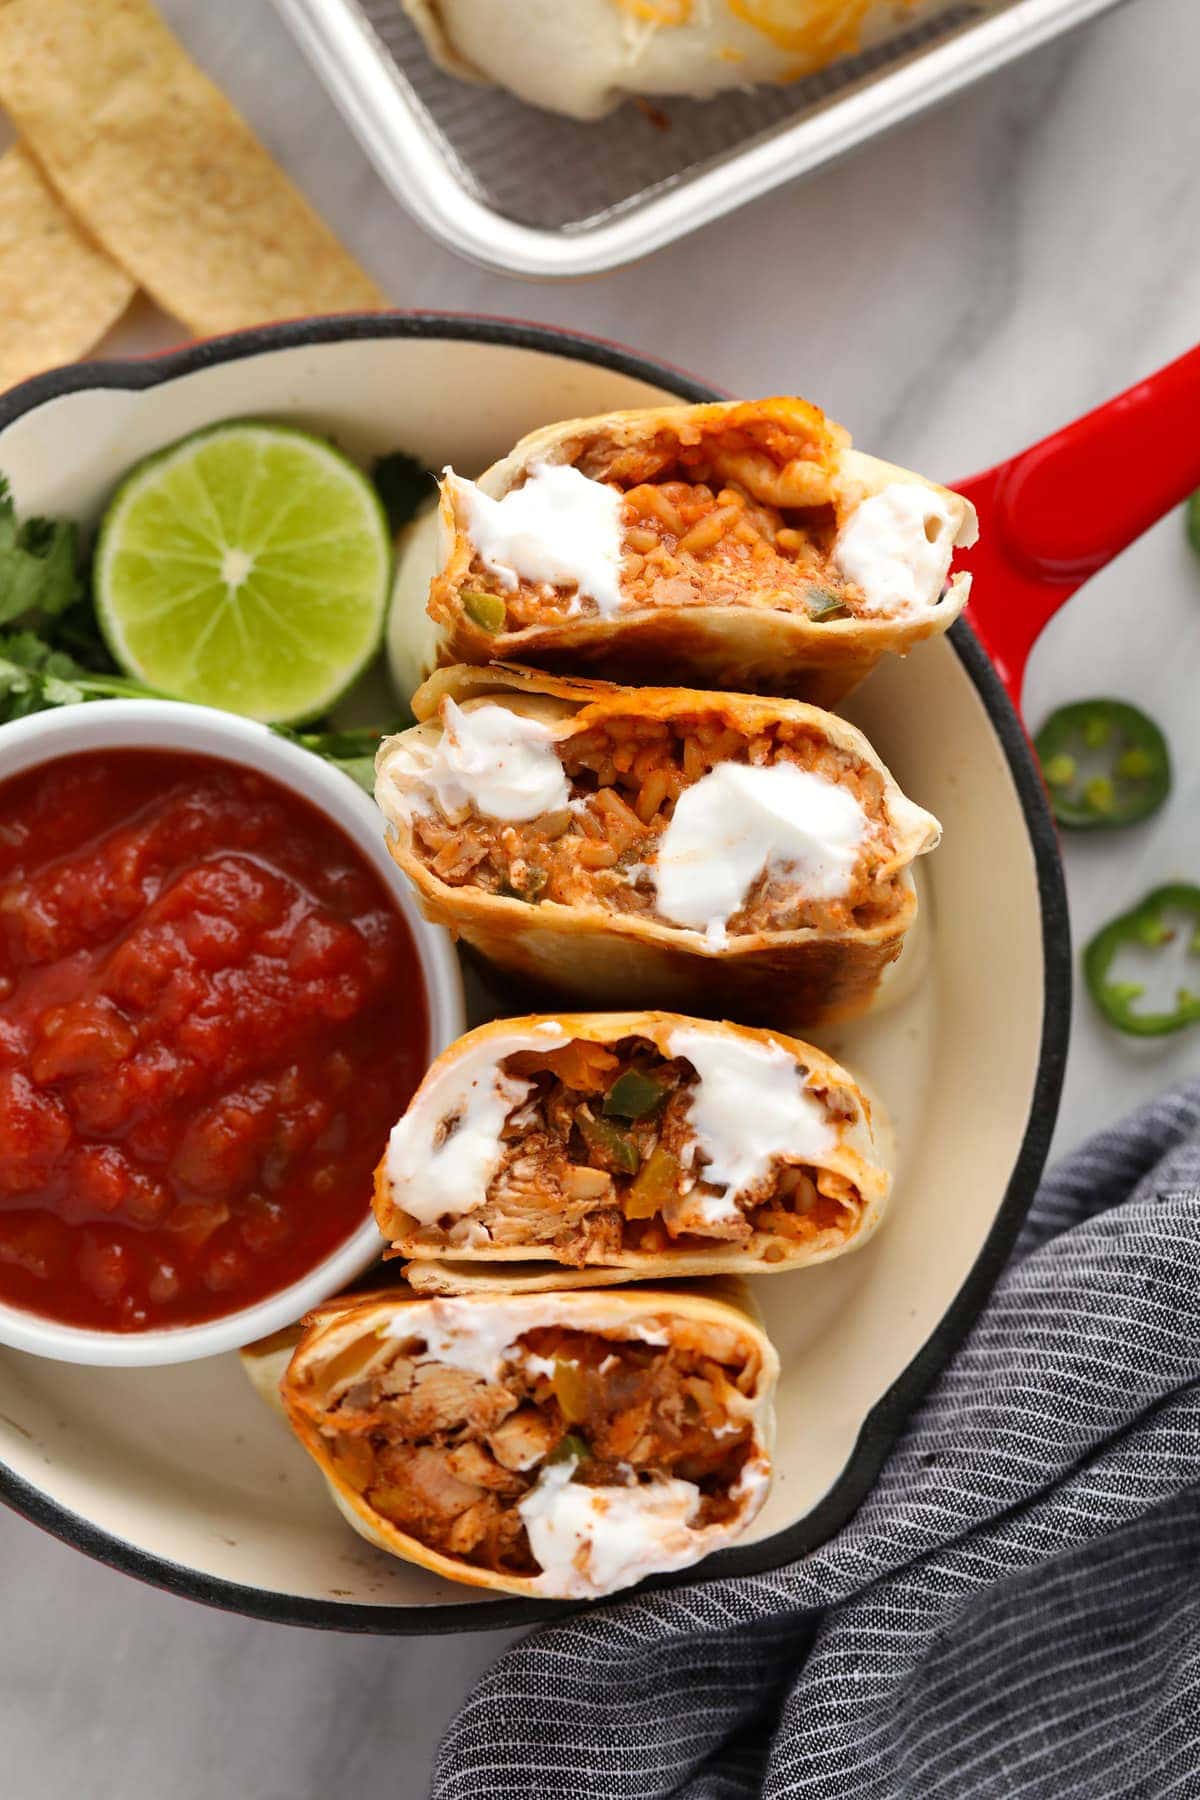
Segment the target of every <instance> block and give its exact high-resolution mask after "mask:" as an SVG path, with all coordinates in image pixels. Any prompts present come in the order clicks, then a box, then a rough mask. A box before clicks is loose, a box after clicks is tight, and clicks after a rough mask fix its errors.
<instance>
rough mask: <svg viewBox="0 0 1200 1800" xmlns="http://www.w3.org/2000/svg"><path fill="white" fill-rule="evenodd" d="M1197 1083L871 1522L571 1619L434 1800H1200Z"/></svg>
mask: <svg viewBox="0 0 1200 1800" xmlns="http://www.w3.org/2000/svg"><path fill="white" fill-rule="evenodd" d="M1198 1381H1200V1082H1197V1083H1194V1084H1190V1085H1188V1086H1187V1087H1185V1088H1182V1089H1177V1090H1176V1091H1174V1092H1172V1093H1169V1094H1166V1095H1164V1096H1163V1097H1162V1098H1161V1099H1159V1100H1157V1101H1156V1102H1154V1103H1153V1104H1152V1105H1150V1106H1148V1107H1146V1108H1144V1109H1143V1110H1142V1111H1140V1112H1138V1113H1136V1114H1135V1115H1134V1116H1133V1117H1132V1118H1130V1119H1128V1120H1126V1121H1125V1123H1124V1124H1122V1125H1119V1126H1115V1127H1113V1128H1112V1129H1110V1130H1108V1131H1104V1132H1102V1133H1100V1135H1099V1136H1097V1137H1095V1138H1093V1139H1092V1140H1091V1141H1090V1142H1089V1143H1087V1144H1086V1145H1085V1146H1084V1147H1083V1149H1081V1150H1080V1151H1079V1152H1078V1153H1077V1154H1076V1155H1074V1156H1073V1157H1071V1158H1070V1159H1069V1160H1068V1161H1067V1162H1066V1163H1065V1164H1063V1165H1062V1166H1061V1167H1059V1168H1058V1169H1056V1170H1055V1172H1054V1173H1053V1174H1052V1175H1051V1176H1050V1177H1049V1178H1048V1179H1047V1180H1046V1181H1045V1183H1044V1184H1043V1187H1042V1189H1041V1192H1040V1194H1039V1195H1038V1198H1037V1201H1036V1203H1035V1206H1034V1208H1033V1211H1032V1213H1031V1215H1030V1218H1029V1221H1028V1224H1027V1226H1026V1228H1025V1231H1024V1234H1023V1237H1022V1239H1021V1242H1020V1244H1019V1245H1018V1248H1017V1251H1016V1253H1015V1255H1014V1257H1013V1260H1012V1262H1011V1263H1010V1264H1009V1266H1008V1268H1007V1270H1006V1272H1005V1273H1004V1275H1003V1276H1002V1277H1001V1280H1000V1282H999V1283H998V1285H997V1287H996V1289H995V1292H994V1294H993V1296H992V1299H991V1301H990V1303H989V1305H988V1308H987V1310H986V1312H985V1313H984V1314H983V1315H982V1317H981V1318H980V1319H979V1321H978V1322H977V1324H976V1326H975V1328H974V1329H973V1331H972V1333H971V1335H970V1337H969V1338H968V1339H967V1341H966V1342H965V1344H964V1345H963V1347H962V1349H961V1350H960V1351H959V1353H958V1355H957V1356H956V1358H955V1359H954V1361H953V1363H952V1364H951V1365H950V1366H949V1367H948V1368H947V1370H946V1371H945V1373H944V1374H943V1375H942V1376H941V1378H940V1379H939V1381H938V1383H937V1386H936V1387H935V1388H934V1389H933V1390H932V1391H931V1393H930V1395H929V1397H928V1399H927V1401H926V1402H925V1404H924V1405H923V1406H922V1408H921V1409H920V1411H919V1412H918V1413H917V1414H916V1415H915V1416H914V1418H913V1419H912V1421H911V1424H910V1426H909V1428H908V1430H907V1432H906V1434H905V1436H904V1437H903V1438H902V1439H901V1441H900V1442H899V1444H898V1445H897V1447H896V1449H895V1451H894V1452H893V1454H892V1456H891V1458H890V1460H889V1461H888V1463H887V1464H886V1466H885V1468H884V1470H883V1472H882V1474H881V1476H880V1478H879V1481H878V1483H877V1485H876V1487H875V1489H874V1491H873V1492H872V1494H871V1495H870V1497H869V1499H868V1500H867V1501H865V1502H864V1504H863V1506H862V1507H861V1508H860V1510H859V1512H858V1513H857V1515H856V1516H855V1518H854V1519H853V1520H852V1521H851V1523H850V1524H849V1525H848V1526H847V1527H846V1528H845V1529H844V1530H843V1531H842V1532H840V1533H839V1534H838V1536H837V1537H835V1538H833V1539H832V1540H831V1541H830V1542H829V1543H827V1544H825V1545H824V1546H823V1548H822V1549H820V1550H818V1551H816V1552H815V1553H814V1554H813V1555H811V1556H809V1557H807V1558H805V1559H804V1560H803V1561H801V1562H797V1563H794V1564H792V1565H791V1566H790V1567H788V1568H785V1569H781V1570H779V1571H778V1572H777V1573H775V1574H771V1575H761V1576H755V1577H751V1578H742V1579H738V1580H727V1581H713V1582H698V1583H696V1584H695V1585H691V1586H686V1587H682V1588H675V1589H672V1590H671V1591H669V1592H664V1593H659V1594H647V1595H646V1596H644V1597H637V1598H633V1599H630V1600H626V1601H624V1602H620V1603H615V1604H612V1605H607V1606H603V1607H597V1608H594V1609H592V1610H589V1611H584V1612H580V1613H577V1614H575V1615H573V1616H571V1617H569V1618H567V1619H565V1620H564V1622H563V1623H561V1624H554V1625H552V1626H549V1627H544V1628H542V1629H540V1630H538V1631H535V1632H534V1633H533V1634H532V1635H531V1636H529V1637H527V1638H525V1639H524V1640H523V1641H521V1642H520V1643H518V1644H516V1645H515V1646H514V1647H513V1648H511V1649H509V1650H508V1651H507V1652H506V1653H505V1654H504V1655H503V1656H502V1657H501V1658H500V1660H499V1661H498V1662H497V1664H496V1665H495V1667H494V1668H493V1669H492V1670H491V1671H490V1673H489V1674H488V1675H486V1676H485V1677H484V1679H483V1680H482V1681H481V1682H480V1683H479V1685H478V1687H477V1688H476V1689H475V1691H474V1693H473V1694H472V1695H471V1696H470V1698H469V1699H468V1701H467V1702H466V1704H465V1706H464V1707H463V1708H462V1710H461V1712H460V1713H459V1714H458V1716H457V1718H456V1719H455V1720H454V1722H453V1723H452V1725H451V1727H450V1730H449V1732H448V1734H447V1736H446V1740H445V1742H444V1744H443V1746H442V1749H441V1753H440V1756H439V1760H438V1765H437V1771H436V1775H435V1785H434V1794H435V1796H436V1800H484V1797H485V1796H486V1797H487V1800H499V1797H501V1796H517V1795H520V1796H526V1795H528V1796H535V1795H536V1796H538V1797H539V1800H542V1797H547V1796H560V1795H561V1796H569V1797H571V1800H574V1797H575V1796H579V1800H585V1797H586V1800H624V1797H625V1796H628V1797H630V1800H649V1797H651V1796H658V1795H668V1794H669V1795H675V1796H688V1797H690V1800H734V1797H735V1796H739V1797H740V1796H745V1795H759V1794H763V1795H769V1796H772V1797H778V1800H783V1797H784V1796H788V1797H789V1800H792V1797H794V1796H801V1795H805V1796H814V1797H816V1796H821V1797H824V1796H838V1797H841V1796H852V1797H853V1800H899V1797H901V1796H902V1797H903V1800H939V1797H942V1796H955V1797H957V1796H960V1795H970V1796H972V1797H975V1796H986V1797H987V1800H992V1797H993V1796H996V1797H999V1796H1001V1795H1003V1796H1006V1797H1007V1796H1010V1795H1022V1796H1038V1797H1039V1800H1042V1797H1044V1800H1108V1797H1109V1796H1115V1795H1145V1796H1152V1797H1153V1800H1162V1797H1165V1796H1168V1795H1170V1796H1181V1795H1191V1794H1196V1795H1200V1578H1198V1577H1200V1568H1198V1562H1200V1488H1198V1487H1197V1483H1198V1482H1200V1388H1198V1386H1197V1383H1198Z"/></svg>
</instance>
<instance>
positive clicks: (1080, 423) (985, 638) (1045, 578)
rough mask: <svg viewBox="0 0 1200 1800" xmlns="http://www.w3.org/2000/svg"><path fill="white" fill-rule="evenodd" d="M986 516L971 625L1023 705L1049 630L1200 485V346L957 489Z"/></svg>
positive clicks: (975, 553) (971, 564) (974, 562)
mask: <svg viewBox="0 0 1200 1800" xmlns="http://www.w3.org/2000/svg"><path fill="white" fill-rule="evenodd" d="M955 485H956V486H957V488H958V491H959V492H960V493H964V494H966V495H967V496H968V497H969V498H970V499H971V500H973V501H974V503H975V506H976V508H977V509H978V512H979V543H978V544H977V545H976V546H975V548H974V549H973V550H970V551H968V552H967V553H966V554H965V555H964V556H963V557H962V564H963V566H964V567H966V568H968V569H970V570H971V572H972V574H973V576H974V585H973V588H972V593H971V604H970V607H969V609H968V612H967V617H968V619H969V620H970V622H971V625H972V626H973V627H974V629H975V631H976V633H977V634H978V636H979V637H980V638H981V640H982V642H983V645H984V648H985V649H986V650H987V652H988V654H989V656H990V657H991V659H992V661H993V663H994V664H995V666H996V670H997V672H998V673H999V675H1000V679H1001V680H1002V681H1003V682H1004V685H1005V686H1006V687H1007V689H1008V691H1009V694H1010V695H1011V697H1012V700H1013V703H1014V704H1015V705H1016V706H1017V707H1018V708H1019V707H1020V702H1021V686H1022V682H1023V680H1024V676H1025V664H1026V662H1027V660H1028V657H1029V652H1030V650H1031V649H1032V648H1033V645H1034V643H1035V642H1036V640H1037V638H1038V635H1039V634H1040V632H1041V630H1042V628H1043V626H1044V625H1045V624H1046V623H1047V621H1048V620H1049V619H1051V618H1052V617H1053V616H1054V614H1055V613H1056V612H1057V611H1058V609H1059V607H1060V606H1061V605H1062V604H1063V602H1064V601H1065V600H1068V599H1069V598H1070V596H1071V595H1072V594H1073V593H1074V592H1075V591H1076V589H1077V588H1078V587H1080V586H1081V585H1082V584H1083V582H1085V581H1086V580H1087V579H1088V577H1089V576H1090V575H1094V574H1095V573H1096V571H1097V570H1098V569H1102V568H1103V567H1104V566H1105V564H1106V563H1109V562H1111V561H1112V559H1113V558H1114V557H1115V556H1118V555H1119V554H1120V552H1121V551H1122V550H1124V549H1125V548H1126V547H1127V546H1128V545H1129V544H1131V543H1132V542H1133V541H1134V539H1135V538H1138V537H1140V536H1141V535H1142V533H1143V532H1144V531H1146V530H1148V529H1149V527H1150V526H1151V525H1153V524H1154V523H1155V522H1156V521H1157V520H1158V519H1161V518H1162V516H1163V514H1164V513H1166V512H1169V511H1170V510H1171V509H1172V507H1175V506H1178V505H1180V503H1181V502H1182V501H1183V500H1185V499H1186V498H1187V496H1188V494H1190V493H1191V492H1192V490H1193V488H1197V487H1200V346H1198V347H1197V348H1196V349H1194V350H1189V351H1188V353H1187V355H1186V356H1181V357H1180V358H1179V360H1178V362H1173V363H1169V364H1168V365H1167V367H1166V368H1165V369H1160V370H1159V371H1158V373H1157V374H1156V375H1151V376H1149V377H1148V378H1147V379H1146V380H1145V381H1140V382H1138V383H1137V385H1136V386H1135V387H1131V388H1129V389H1128V390H1127V391H1126V392H1125V393H1123V394H1118V395H1117V397H1116V399H1115V400H1110V401H1108V403H1107V404H1106V405H1105V406H1101V407H1098V408H1097V409H1096V411H1095V412H1091V413H1087V414H1086V415H1085V416H1084V417H1083V418H1082V419H1077V420H1076V422H1075V423H1074V424H1073V425H1067V426H1066V427H1064V429H1063V430H1062V431H1057V432H1055V433H1054V435H1053V436H1052V437H1048V438H1044V439H1043V440H1042V442H1041V443H1040V444H1034V446H1033V447H1032V449H1029V450H1025V451H1022V452H1021V454H1020V455H1019V456H1014V457H1011V458H1010V459H1009V461H1007V462H1004V463H999V464H998V465H997V466H996V467H995V468H994V469H988V470H986V471H985V472H984V473H983V474H982V475H976V476H973V477H972V479H971V480H970V481H966V482H958V483H956V484H955Z"/></svg>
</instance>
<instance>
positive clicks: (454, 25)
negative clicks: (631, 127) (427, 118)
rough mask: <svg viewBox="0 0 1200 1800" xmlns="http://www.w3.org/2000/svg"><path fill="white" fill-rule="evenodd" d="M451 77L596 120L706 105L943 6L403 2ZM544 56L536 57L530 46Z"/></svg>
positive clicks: (828, 58)
mask: <svg viewBox="0 0 1200 1800" xmlns="http://www.w3.org/2000/svg"><path fill="white" fill-rule="evenodd" d="M403 4H404V10H405V11H406V12H407V13H408V15H409V17H410V18H411V19H412V20H413V21H414V22H415V24H416V25H417V27H418V28H419V30H420V32H421V35H422V37H423V38H424V39H425V43H426V45H427V47H428V49H429V52H430V54H431V55H432V56H433V58H434V60H435V61H436V62H438V63H439V64H440V65H441V67H442V68H443V69H445V70H446V71H447V72H448V73H449V74H451V75H457V76H459V77H461V78H462V79H465V80H468V81H477V82H489V83H495V84H496V85H497V86H499V87H504V88H508V89H510V90H511V92H513V93H514V94H517V95H519V96H520V97H521V99H523V100H527V101H529V103H530V104H531V105H533V106H542V107H545V108H546V109H547V110H549V111H551V112H560V113H566V114H567V115H568V116H569V117H572V118H576V119H596V118H600V117H601V116H602V115H603V114H604V113H606V112H609V111H611V110H612V108H613V107H614V106H617V105H619V103H620V102H621V101H622V100H623V99H625V98H626V97H627V96H629V95H631V94H659V95H671V94H688V95H692V96H693V97H695V98H698V99H707V98H708V97H710V96H711V95H713V94H716V93H719V92H721V90H722V89H725V88H742V87H751V86H753V85H756V84H758V83H761V82H772V83H776V82H792V81H796V80H798V79H799V78H800V77H801V76H803V75H808V74H811V73H812V72H813V71H815V70H817V69H823V68H826V67H828V65H829V64H830V63H832V62H836V61H837V60H838V59H839V58H841V57H845V56H854V55H856V54H857V53H858V52H859V51H862V50H867V49H870V48H871V47H872V46H873V45H875V44H878V43H881V42H883V41H884V40H885V39H886V38H888V37H892V36H894V35H895V34H896V33H897V32H902V31H905V30H910V29H911V28H912V27H913V26H914V25H915V24H916V23H917V22H918V21H919V20H920V19H922V18H927V17H929V16H930V14H932V13H935V12H936V11H937V10H939V9H940V8H942V7H944V0H571V3H570V5H564V4H563V0H506V4H505V5H503V6H498V5H497V4H496V0H403ZM531 45H536V46H537V51H536V54H534V55H531V54H530V46H531Z"/></svg>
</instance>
